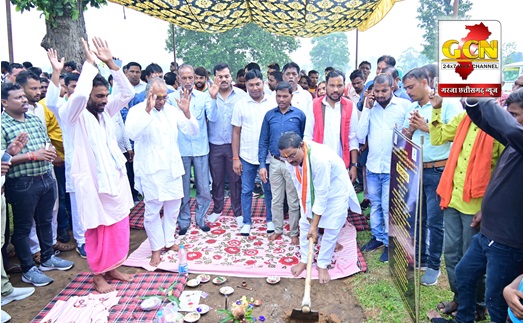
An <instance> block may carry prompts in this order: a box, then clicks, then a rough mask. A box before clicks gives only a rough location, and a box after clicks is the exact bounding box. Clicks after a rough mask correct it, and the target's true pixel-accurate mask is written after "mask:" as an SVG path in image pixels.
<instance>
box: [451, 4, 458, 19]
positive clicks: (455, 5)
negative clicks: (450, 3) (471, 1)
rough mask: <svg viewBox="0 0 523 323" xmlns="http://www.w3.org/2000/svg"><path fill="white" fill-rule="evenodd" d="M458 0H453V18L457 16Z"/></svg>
mask: <svg viewBox="0 0 523 323" xmlns="http://www.w3.org/2000/svg"><path fill="white" fill-rule="evenodd" d="M458 9H459V0H454V14H453V15H452V17H453V18H458Z"/></svg>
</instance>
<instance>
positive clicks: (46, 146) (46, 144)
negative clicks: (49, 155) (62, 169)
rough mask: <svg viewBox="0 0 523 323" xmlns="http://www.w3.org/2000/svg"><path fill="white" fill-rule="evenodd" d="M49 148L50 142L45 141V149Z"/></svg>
mask: <svg viewBox="0 0 523 323" xmlns="http://www.w3.org/2000/svg"><path fill="white" fill-rule="evenodd" d="M47 149H49V143H48V142H46V143H45V150H47Z"/></svg>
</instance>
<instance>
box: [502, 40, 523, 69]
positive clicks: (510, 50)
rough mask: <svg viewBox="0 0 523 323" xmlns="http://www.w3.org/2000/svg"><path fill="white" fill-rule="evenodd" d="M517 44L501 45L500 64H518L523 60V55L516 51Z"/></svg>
mask: <svg viewBox="0 0 523 323" xmlns="http://www.w3.org/2000/svg"><path fill="white" fill-rule="evenodd" d="M517 47H518V46H517V44H516V42H513V41H511V42H508V43H503V46H502V48H501V54H502V55H503V57H502V58H501V64H502V65H505V64H510V63H514V62H519V61H521V60H523V53H521V52H518V51H517Z"/></svg>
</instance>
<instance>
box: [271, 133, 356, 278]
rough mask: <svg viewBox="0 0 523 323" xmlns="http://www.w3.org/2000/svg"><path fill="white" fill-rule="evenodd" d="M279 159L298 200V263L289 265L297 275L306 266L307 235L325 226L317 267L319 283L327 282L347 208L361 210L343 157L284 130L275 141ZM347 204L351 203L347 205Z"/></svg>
mask: <svg viewBox="0 0 523 323" xmlns="http://www.w3.org/2000/svg"><path fill="white" fill-rule="evenodd" d="M278 149H279V150H280V153H281V155H280V156H281V157H280V158H281V159H282V160H285V161H286V164H287V167H288V168H289V171H290V173H291V177H292V179H293V182H294V186H295V187H296V190H297V191H298V197H299V199H300V203H301V217H300V221H299V226H300V254H301V260H300V263H299V264H297V265H294V266H293V267H292V268H291V272H292V274H293V275H294V276H295V277H297V276H299V275H300V274H301V273H302V272H303V271H304V270H305V268H306V267H307V249H308V248H307V247H308V240H309V238H311V237H312V238H313V240H314V242H315V243H317V241H318V228H322V229H324V233H323V236H322V239H321V248H320V252H319V255H318V260H317V266H318V273H319V282H320V284H326V283H328V282H329V281H330V279H331V278H330V275H329V271H328V266H329V265H330V263H331V260H332V256H333V254H334V248H335V247H336V241H337V240H338V236H339V234H340V231H341V229H342V228H343V225H344V224H345V221H346V218H347V209H348V208H349V206H350V208H351V209H352V210H353V211H354V212H361V210H360V207H359V202H358V198H357V196H356V192H355V191H354V188H353V187H352V184H351V181H350V178H349V174H348V173H347V169H346V168H345V164H344V162H343V160H342V159H341V158H340V157H339V156H338V155H337V154H336V153H335V152H334V151H333V150H332V149H330V148H329V147H327V146H325V145H322V144H318V143H315V142H312V141H310V142H309V141H303V139H302V138H301V137H300V136H299V135H298V134H297V133H295V132H286V133H284V134H283V135H282V136H281V138H280V140H279V141H278ZM349 203H350V204H349Z"/></svg>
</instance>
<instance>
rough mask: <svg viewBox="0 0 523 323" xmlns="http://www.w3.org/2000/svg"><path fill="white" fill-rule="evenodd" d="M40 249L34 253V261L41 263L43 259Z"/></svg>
mask: <svg viewBox="0 0 523 323" xmlns="http://www.w3.org/2000/svg"><path fill="white" fill-rule="evenodd" d="M40 256H41V254H40V251H38V252H37V253H34V254H33V261H34V262H35V264H37V265H39V264H40V263H41V262H42V261H41V260H42V259H40Z"/></svg>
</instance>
